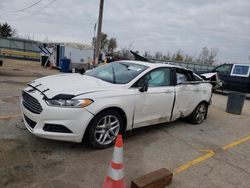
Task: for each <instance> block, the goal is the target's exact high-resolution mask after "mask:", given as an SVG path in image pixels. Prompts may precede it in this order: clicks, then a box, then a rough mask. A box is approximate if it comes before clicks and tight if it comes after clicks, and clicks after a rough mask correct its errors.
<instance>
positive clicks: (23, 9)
mask: <svg viewBox="0 0 250 188" xmlns="http://www.w3.org/2000/svg"><path fill="white" fill-rule="evenodd" d="M41 1H42V0H39V1H37V2H35V3H33V4H31V5H29V6H27V7H25V8H22V9H19V10H7V9H3V8H0V10H2V11H5V12H22V11H25V10H27V9H29V8H31V7H33V6H35V5H37V4H38V3H40V2H41Z"/></svg>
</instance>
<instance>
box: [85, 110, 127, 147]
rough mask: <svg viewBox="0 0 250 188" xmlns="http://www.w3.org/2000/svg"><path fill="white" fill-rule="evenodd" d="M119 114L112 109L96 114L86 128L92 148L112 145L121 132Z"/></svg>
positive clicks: (121, 124) (121, 125)
mask: <svg viewBox="0 0 250 188" xmlns="http://www.w3.org/2000/svg"><path fill="white" fill-rule="evenodd" d="M122 128H123V121H122V117H121V115H120V114H119V113H118V112H116V111H114V110H105V111H103V112H101V113H99V114H97V115H96V116H95V117H94V119H93V120H92V121H91V123H90V125H89V129H88V141H89V143H90V145H91V146H92V147H93V148H99V149H103V148H108V147H110V146H112V145H113V144H114V142H115V139H116V137H117V135H118V134H119V133H121V132H122V130H123V129H122Z"/></svg>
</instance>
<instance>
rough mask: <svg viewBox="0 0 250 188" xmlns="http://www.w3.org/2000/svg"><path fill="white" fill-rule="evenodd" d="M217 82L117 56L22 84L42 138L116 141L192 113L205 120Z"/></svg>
mask: <svg viewBox="0 0 250 188" xmlns="http://www.w3.org/2000/svg"><path fill="white" fill-rule="evenodd" d="M211 96H212V85H211V84H210V83H208V82H206V81H204V80H203V79H202V78H200V77H199V76H198V75H196V74H194V73H193V72H192V71H190V70H186V69H184V68H181V67H178V66H174V65H168V64H157V63H146V62H140V61H117V62H113V63H110V64H106V65H103V66H100V67H98V68H95V69H92V70H89V71H87V72H86V73H85V74H83V75H82V74H77V73H75V74H59V75H53V76H47V77H44V78H40V79H37V80H35V81H32V82H30V83H29V84H28V87H27V88H25V89H24V90H23V93H22V99H21V108H22V112H23V118H24V123H25V125H26V127H27V129H28V130H29V131H30V132H31V133H33V134H35V135H37V136H39V137H43V138H48V139H55V140H64V141H72V142H81V141H82V140H83V138H85V139H84V140H86V141H88V142H89V143H90V144H91V145H92V146H93V147H94V148H106V147H109V146H111V145H112V144H113V143H114V141H115V138H116V136H117V134H118V133H124V132H125V131H127V130H132V129H135V128H138V127H143V126H148V125H153V124H159V123H164V122H171V121H175V120H176V119H178V118H187V119H188V120H189V121H190V122H191V123H194V124H199V123H202V122H203V121H204V120H205V119H206V117H207V112H208V106H209V104H210V103H211Z"/></svg>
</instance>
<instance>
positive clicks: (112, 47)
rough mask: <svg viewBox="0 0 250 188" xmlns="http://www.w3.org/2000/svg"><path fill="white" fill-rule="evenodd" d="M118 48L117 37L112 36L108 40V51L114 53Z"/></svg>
mask: <svg viewBox="0 0 250 188" xmlns="http://www.w3.org/2000/svg"><path fill="white" fill-rule="evenodd" d="M116 48H117V42H116V39H115V38H113V37H112V38H111V39H109V41H108V53H112V54H113V53H114V50H115V49H116Z"/></svg>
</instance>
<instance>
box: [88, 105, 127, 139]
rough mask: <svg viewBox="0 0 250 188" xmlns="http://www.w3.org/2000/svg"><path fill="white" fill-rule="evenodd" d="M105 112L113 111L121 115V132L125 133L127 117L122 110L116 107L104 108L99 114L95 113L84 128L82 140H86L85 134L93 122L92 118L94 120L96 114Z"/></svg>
mask: <svg viewBox="0 0 250 188" xmlns="http://www.w3.org/2000/svg"><path fill="white" fill-rule="evenodd" d="M105 110H114V111H116V112H118V113H119V114H120V115H121V117H122V120H123V130H122V132H123V133H124V132H125V131H126V129H127V115H126V113H125V111H124V110H123V109H122V108H120V107H117V106H110V107H106V108H104V109H102V110H100V111H99V112H97V113H96V114H95V115H94V116H93V118H92V119H91V120H90V121H89V124H88V126H87V128H86V130H85V132H84V135H83V139H85V138H86V134H87V132H88V129H89V126H90V124H91V122H92V121H93V120H94V118H95V117H96V116H97V115H98V114H100V113H102V112H104V111H105Z"/></svg>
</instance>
